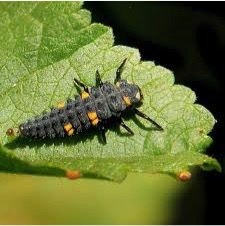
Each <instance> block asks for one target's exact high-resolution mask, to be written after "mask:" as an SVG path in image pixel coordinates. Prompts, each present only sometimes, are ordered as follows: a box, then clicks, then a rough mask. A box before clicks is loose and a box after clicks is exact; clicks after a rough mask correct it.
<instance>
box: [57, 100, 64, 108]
mask: <svg viewBox="0 0 225 226" xmlns="http://www.w3.org/2000/svg"><path fill="white" fill-rule="evenodd" d="M64 107H65V102H63V101H60V102H58V103H57V108H64Z"/></svg>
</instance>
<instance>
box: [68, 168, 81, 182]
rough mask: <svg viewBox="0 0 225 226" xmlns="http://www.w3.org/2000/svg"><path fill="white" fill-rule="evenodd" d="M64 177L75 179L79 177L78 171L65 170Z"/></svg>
mask: <svg viewBox="0 0 225 226" xmlns="http://www.w3.org/2000/svg"><path fill="white" fill-rule="evenodd" d="M66 177H67V178H68V179H70V180H75V179H78V178H80V171H72V170H71V171H67V172H66Z"/></svg>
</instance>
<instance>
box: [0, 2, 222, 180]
mask: <svg viewBox="0 0 225 226" xmlns="http://www.w3.org/2000/svg"><path fill="white" fill-rule="evenodd" d="M81 7H82V4H81V3H80V2H19V3H16V2H11V3H1V7H0V12H1V15H2V16H1V19H0V24H1V28H2V29H1V31H0V33H1V34H0V75H1V76H0V87H1V89H0V97H1V101H0V109H1V115H0V123H1V128H0V137H1V143H2V146H1V148H0V150H1V152H0V158H1V163H0V170H1V171H4V172H12V173H30V174H41V175H52V176H65V175H66V172H68V171H69V170H73V171H80V173H81V176H82V177H91V178H103V179H109V180H114V181H118V182H119V181H122V180H123V179H124V178H125V177H126V175H127V173H128V172H148V173H167V174H171V175H177V174H179V173H180V172H182V171H185V170H189V168H190V167H191V166H201V167H202V168H204V169H208V170H209V169H210V170H211V169H217V170H220V165H219V164H218V162H217V161H216V160H215V159H213V158H211V157H208V156H207V155H205V154H203V152H204V151H205V150H206V148H207V147H208V146H209V145H210V144H211V142H212V139H211V138H210V137H209V136H208V135H207V134H208V133H209V132H210V131H211V130H212V128H213V126H214V123H215V119H214V117H213V116H212V114H211V113H210V112H209V111H208V110H207V109H205V108H204V107H203V106H201V105H198V104H194V103H195V101H196V96H195V94H194V92H193V91H192V90H190V89H189V88H187V87H184V86H181V85H174V75H173V73H172V72H171V71H169V70H167V69H166V68H163V67H161V66H156V65H155V64H154V63H153V62H142V61H140V54H139V52H138V50H137V49H133V48H129V47H126V46H114V45H113V42H114V37H113V33H112V30H111V28H109V27H106V26H104V25H102V24H96V23H91V15H90V12H89V11H87V10H85V9H82V8H81ZM125 58H128V60H127V63H126V65H125V69H124V71H123V74H122V77H123V78H125V79H128V80H129V81H131V82H134V83H136V84H138V85H139V86H140V87H141V89H142V92H143V94H144V104H143V106H142V107H141V108H140V110H141V111H143V112H145V113H146V114H147V115H149V116H150V117H151V118H152V119H154V120H155V121H157V122H158V123H159V124H160V125H161V126H162V127H163V128H164V132H160V131H156V130H154V128H153V126H152V125H150V124H149V123H146V121H144V120H142V119H140V118H137V117H135V116H132V115H131V116H128V117H126V118H125V121H126V124H127V125H128V126H129V127H130V128H131V129H132V130H133V131H134V133H135V135H134V136H129V135H127V133H126V131H124V130H123V129H119V127H118V126H116V125H113V126H112V128H111V129H110V130H109V131H108V132H107V135H106V136H107V137H106V138H107V144H106V145H103V144H102V143H101V142H100V136H99V135H98V131H97V130H94V129H92V130H90V131H88V132H87V133H85V134H83V135H81V136H73V137H72V138H66V139H54V140H37V141H29V140H27V139H17V140H14V141H10V140H8V138H7V137H6V135H5V131H6V130H7V129H8V128H9V127H18V125H19V124H20V123H22V122H24V121H26V120H27V119H29V118H32V117H34V116H36V115H39V114H41V113H42V112H43V111H45V110H47V111H48V110H49V108H50V107H51V106H54V105H56V103H57V102H59V101H62V100H66V99H67V98H70V97H72V98H73V96H74V95H77V94H78V92H77V90H76V89H75V88H74V86H73V82H72V81H73V78H74V77H75V78H77V79H80V80H81V81H82V82H84V83H85V84H87V85H88V86H94V84H95V72H96V70H97V69H98V70H99V71H100V74H101V77H102V79H103V80H104V81H106V80H107V81H110V82H113V80H114V77H115V72H116V69H117V68H118V66H119V65H120V64H121V62H122V61H123V60H124V59H125Z"/></svg>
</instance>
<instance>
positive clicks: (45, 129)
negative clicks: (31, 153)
mask: <svg viewBox="0 0 225 226" xmlns="http://www.w3.org/2000/svg"><path fill="white" fill-rule="evenodd" d="M121 84H122V85H120V86H119V87H116V86H115V85H112V84H110V83H108V82H105V83H103V85H102V86H101V87H92V88H91V89H90V92H89V96H88V97H87V98H82V95H81V96H76V97H75V100H68V101H67V103H66V104H65V106H64V107H63V108H58V107H56V108H53V109H52V110H51V111H50V112H49V113H45V114H43V115H42V116H40V117H36V118H35V119H34V120H29V121H28V122H26V123H23V124H21V125H20V126H19V130H20V133H21V135H22V136H24V137H31V138H40V139H43V138H45V137H47V138H54V137H65V136H66V135H68V131H66V130H65V128H64V127H65V125H67V124H71V125H72V127H73V129H74V133H77V134H78V133H81V132H83V131H84V130H86V129H89V128H90V127H91V126H92V122H93V120H91V119H90V118H89V117H88V113H90V112H96V113H97V117H98V120H99V122H98V123H103V124H105V123H107V120H109V119H110V118H111V117H112V116H115V117H120V116H121V113H122V112H124V111H125V110H126V109H127V107H129V106H127V105H126V103H125V101H124V98H123V97H124V96H126V97H128V98H129V99H134V97H132V95H130V94H132V93H137V92H138V88H137V87H134V86H133V85H129V84H128V83H127V81H125V80H122V81H121ZM137 101H139V100H133V102H137Z"/></svg>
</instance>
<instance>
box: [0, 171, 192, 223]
mask: <svg viewBox="0 0 225 226" xmlns="http://www.w3.org/2000/svg"><path fill="white" fill-rule="evenodd" d="M0 181H1V188H0V200H1V206H0V224H165V223H168V222H171V221H172V220H173V218H174V217H175V216H176V211H175V212H174V210H175V208H176V206H177V202H178V200H179V198H180V196H181V191H182V190H183V189H186V188H188V185H189V183H191V182H187V183H181V182H180V183H178V182H177V181H176V180H174V179H172V178H170V177H169V176H165V175H164V176H162V175H160V176H159V175H154V176H149V175H146V174H144V175H141V174H135V175H134V174H130V175H129V176H128V178H127V179H126V180H125V181H124V182H123V183H122V184H117V183H112V182H107V181H95V180H91V179H89V180H88V179H85V180H82V179H81V180H78V181H76V182H74V181H69V180H66V179H59V178H47V177H35V176H25V175H23V176H22V175H21V176H18V175H8V174H5V175H4V174H1V175H0Z"/></svg>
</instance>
